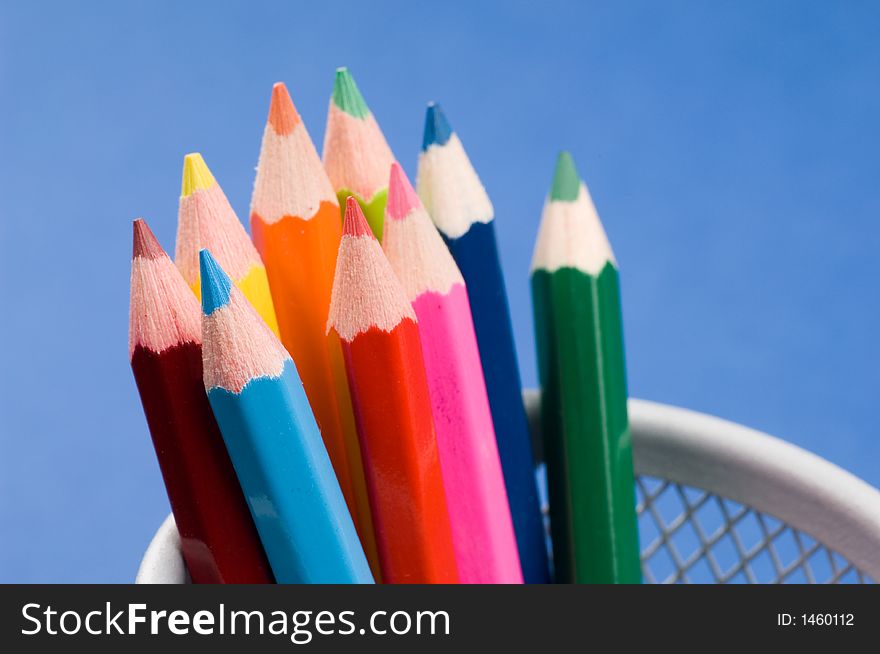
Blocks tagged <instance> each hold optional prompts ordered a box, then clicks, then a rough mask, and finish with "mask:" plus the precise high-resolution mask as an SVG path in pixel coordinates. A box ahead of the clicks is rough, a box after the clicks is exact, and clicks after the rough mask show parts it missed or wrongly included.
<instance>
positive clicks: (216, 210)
mask: <svg viewBox="0 0 880 654" xmlns="http://www.w3.org/2000/svg"><path fill="white" fill-rule="evenodd" d="M201 248H206V249H209V250H210V251H211V252H213V253H214V254H215V255H216V256H217V260H218V261H219V262H220V264H221V265H222V266H223V267H224V269H225V270H228V271H229V274H230V275H231V276H232V279H233V280H235V285H236V286H238V288H240V289H241V291H242V293H244V295H245V297H246V298H247V299H248V300H250V302H251V304H253V305H254V308H255V309H256V310H257V312H258V313H259V314H260V316H261V317H262V318H263V320H264V321H266V324H267V325H269V327H271V328H272V331H274V332H275V333H276V334H278V322H277V320H276V319H275V309H274V308H273V306H272V296H271V295H270V292H269V281H268V279H267V278H266V269H265V267H264V266H263V262H262V260H261V259H260V255H259V254H258V253H257V250H256V248H254V245H253V243H251V239H250V238H248V235H247V232H246V231H245V230H244V227H243V226H242V224H241V222H240V221H239V220H238V216H236V215H235V211H234V210H233V209H232V206H231V205H230V204H229V200H227V199H226V195H225V194H224V193H223V189H222V188H220V185H219V184H218V183H217V180H215V179H214V176H213V175H212V174H211V171H210V170H208V166H207V164H206V163H205V160H204V159H202V155H200V154H198V153H192V154H188V155H186V157H184V159H183V183H182V186H181V192H180V205H179V210H178V218H177V244H176V248H175V252H174V262H175V263H176V264H177V267H178V268H179V269H180V273H181V274H182V275H183V278H184V279H185V280H186V283H187V284H189V285H190V287H191V288H192V289H193V292H194V293H195V294H196V297H199V296H200V281H199V250H200V249H201Z"/></svg>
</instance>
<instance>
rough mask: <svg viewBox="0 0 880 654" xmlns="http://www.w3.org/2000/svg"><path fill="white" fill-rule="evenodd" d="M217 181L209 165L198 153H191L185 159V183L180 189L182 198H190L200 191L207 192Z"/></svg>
mask: <svg viewBox="0 0 880 654" xmlns="http://www.w3.org/2000/svg"><path fill="white" fill-rule="evenodd" d="M216 183H217V180H215V179H214V175H212V174H211V171H210V170H209V169H208V164H206V163H205V160H204V159H202V155H200V154H199V153H198V152H191V153H190V154H188V155H186V156H185V157H184V158H183V182H182V184H181V187H180V195H181V197H184V198H185V197H188V196H190V195H192V194H193V193H195V192H196V191H198V190H200V189H201V190H207V189H209V188H211V187H212V186H214V185H215V184H216Z"/></svg>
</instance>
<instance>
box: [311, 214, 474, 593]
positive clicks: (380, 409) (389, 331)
mask: <svg viewBox="0 0 880 654" xmlns="http://www.w3.org/2000/svg"><path fill="white" fill-rule="evenodd" d="M327 330H328V332H329V331H331V330H332V331H335V332H336V333H337V334H338V335H339V337H340V340H341V341H342V351H343V355H344V356H345V365H346V371H347V373H348V380H349V385H350V387H351V397H352V404H353V405H354V414H355V420H356V421H357V425H358V433H359V434H360V438H361V450H362V453H363V460H364V469H365V472H366V476H367V490H368V493H369V496H370V506H371V508H372V510H373V522H374V526H375V529H376V542H377V545H378V549H379V562H380V566H381V568H382V577H383V580H384V581H385V582H387V583H456V582H458V571H457V569H456V563H455V551H454V549H453V544H452V530H451V528H450V524H449V514H448V511H447V507H446V497H445V493H444V489H443V477H442V473H441V471H440V457H439V452H438V449H437V439H436V437H435V434H434V423H433V418H432V415H431V400H430V396H429V394H428V380H427V376H426V374H425V365H424V362H423V359H422V349H421V342H420V341H419V332H418V325H417V324H416V315H415V313H414V312H413V309H412V306H411V305H410V303H409V301H408V300H407V298H406V295H405V293H404V291H403V288H402V287H401V286H400V282H398V280H397V278H396V277H395V275H394V271H393V270H392V269H391V266H390V264H389V263H388V260H387V259H386V258H385V255H384V254H383V252H382V248H381V247H380V246H379V242H378V241H377V240H376V239H375V237H374V236H373V233H372V232H371V231H370V228H369V226H368V225H367V221H366V219H365V218H364V215H363V212H362V211H361V208H360V206H359V205H358V203H357V201H356V200H355V199H354V198H352V197H349V198H348V199H347V200H346V207H345V225H344V226H343V233H342V241H341V243H340V245H339V256H338V257H337V260H336V275H335V278H334V282H333V294H332V297H331V300H330V316H329V320H328V322H327Z"/></svg>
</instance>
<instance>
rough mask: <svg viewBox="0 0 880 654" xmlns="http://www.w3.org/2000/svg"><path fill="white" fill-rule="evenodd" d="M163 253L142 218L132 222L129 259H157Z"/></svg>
mask: <svg viewBox="0 0 880 654" xmlns="http://www.w3.org/2000/svg"><path fill="white" fill-rule="evenodd" d="M164 254H165V251H164V250H163V249H162V246H161V245H159V241H157V240H156V237H155V236H154V235H153V232H152V231H151V230H150V228H149V227H147V223H146V222H144V219H143V218H138V219H136V220H135V221H134V237H133V239H132V248H131V258H132V259H134V258H135V257H143V258H144V259H158V258H159V257H161V256H163V255H164Z"/></svg>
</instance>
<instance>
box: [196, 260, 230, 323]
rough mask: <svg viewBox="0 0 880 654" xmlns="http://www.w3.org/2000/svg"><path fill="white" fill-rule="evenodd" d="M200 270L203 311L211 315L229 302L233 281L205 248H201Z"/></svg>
mask: <svg viewBox="0 0 880 654" xmlns="http://www.w3.org/2000/svg"><path fill="white" fill-rule="evenodd" d="M199 271H200V273H201V278H202V280H201V284H202V313H204V314H205V315H206V316H210V315H211V314H212V313H214V312H215V311H216V310H217V309H219V308H221V307H225V306H226V305H227V304H229V295H230V293H232V281H230V279H229V275H227V274H226V273H225V272H224V270H223V268H221V267H220V264H219V263H217V260H216V259H215V258H214V257H213V255H212V254H211V253H210V252H208V251H207V250H205V249H202V250H199Z"/></svg>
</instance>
